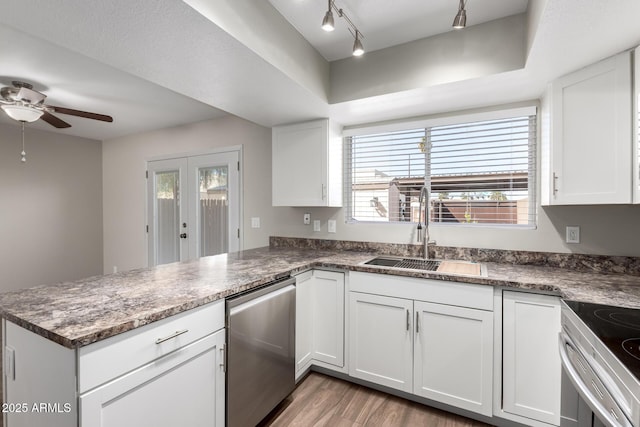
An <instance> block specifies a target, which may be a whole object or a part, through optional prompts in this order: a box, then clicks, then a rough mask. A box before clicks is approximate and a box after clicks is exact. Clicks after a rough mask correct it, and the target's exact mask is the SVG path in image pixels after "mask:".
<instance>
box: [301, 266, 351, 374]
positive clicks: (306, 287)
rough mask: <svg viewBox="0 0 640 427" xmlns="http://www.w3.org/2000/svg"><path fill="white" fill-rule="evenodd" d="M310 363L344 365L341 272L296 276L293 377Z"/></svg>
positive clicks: (331, 366) (321, 271)
mask: <svg viewBox="0 0 640 427" xmlns="http://www.w3.org/2000/svg"><path fill="white" fill-rule="evenodd" d="M311 365H316V366H322V367H324V368H328V369H333V370H338V371H342V370H343V368H344V273H342V272H336V271H326V270H311V271H307V272H304V273H302V274H300V275H298V276H296V378H299V377H300V376H301V375H302V374H304V373H305V372H306V371H307V370H308V369H309V367H311Z"/></svg>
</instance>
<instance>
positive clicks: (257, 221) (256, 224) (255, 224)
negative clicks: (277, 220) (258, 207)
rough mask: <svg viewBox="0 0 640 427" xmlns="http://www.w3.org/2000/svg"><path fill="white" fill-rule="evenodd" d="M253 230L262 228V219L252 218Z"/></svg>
mask: <svg viewBox="0 0 640 427" xmlns="http://www.w3.org/2000/svg"><path fill="white" fill-rule="evenodd" d="M251 228H260V217H253V218H251Z"/></svg>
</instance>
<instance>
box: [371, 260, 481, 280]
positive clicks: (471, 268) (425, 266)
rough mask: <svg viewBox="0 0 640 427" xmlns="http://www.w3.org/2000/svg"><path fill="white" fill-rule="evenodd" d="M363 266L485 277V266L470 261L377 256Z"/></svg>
mask: <svg viewBox="0 0 640 427" xmlns="http://www.w3.org/2000/svg"><path fill="white" fill-rule="evenodd" d="M363 264H365V265H377V266H380V267H392V268H404V269H410V270H423V271H437V272H439V273H446V274H462V275H465V276H484V277H486V276H487V269H486V266H485V265H484V264H479V263H477V262H472V261H457V260H435V259H422V258H397V257H385V256H379V257H375V258H373V259H370V260H368V261H365V262H364V263H363Z"/></svg>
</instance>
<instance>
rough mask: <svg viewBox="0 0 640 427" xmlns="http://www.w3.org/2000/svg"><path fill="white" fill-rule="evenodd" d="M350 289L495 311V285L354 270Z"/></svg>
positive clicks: (350, 277) (350, 278) (351, 273)
mask: <svg viewBox="0 0 640 427" xmlns="http://www.w3.org/2000/svg"><path fill="white" fill-rule="evenodd" d="M349 290H350V291H356V292H364V293H368V294H376V295H386V296H390V297H395V298H406V299H413V300H419V301H425V302H433V303H437V304H448V305H456V306H459V307H469V308H477V309H480V310H489V311H493V286H488V285H474V284H471V283H458V282H449V281H446V280H433V279H417V278H413V277H404V276H393V275H390V274H373V273H361V272H357V271H354V272H350V273H349Z"/></svg>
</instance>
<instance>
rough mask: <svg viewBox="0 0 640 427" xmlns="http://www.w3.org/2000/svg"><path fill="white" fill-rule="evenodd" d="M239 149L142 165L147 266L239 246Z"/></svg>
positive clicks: (205, 254) (232, 249)
mask: <svg viewBox="0 0 640 427" xmlns="http://www.w3.org/2000/svg"><path fill="white" fill-rule="evenodd" d="M239 159H240V153H239V151H227V152H221V153H215V154H206V155H199V156H190V157H178V158H173V159H165V160H155V161H150V162H148V164H147V171H148V178H147V198H148V201H147V204H148V206H147V215H148V219H147V221H148V222H147V224H148V244H149V246H148V252H149V266H154V265H159V264H167V263H170V262H176V261H186V260H189V259H196V258H199V257H203V256H209V255H217V254H221V253H227V252H234V251H237V250H239V249H240V183H239V179H240V177H239V175H240V173H239V171H238V169H239Z"/></svg>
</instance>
